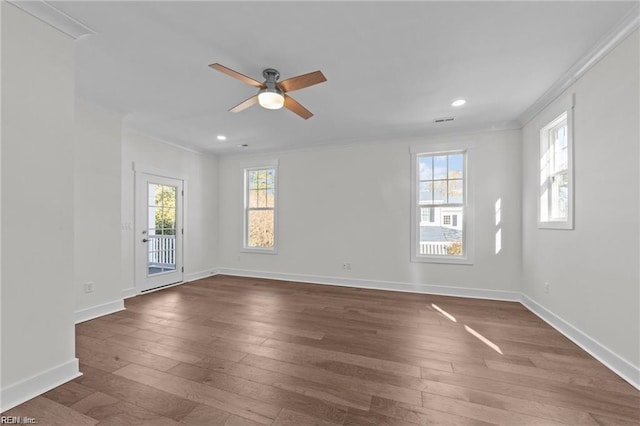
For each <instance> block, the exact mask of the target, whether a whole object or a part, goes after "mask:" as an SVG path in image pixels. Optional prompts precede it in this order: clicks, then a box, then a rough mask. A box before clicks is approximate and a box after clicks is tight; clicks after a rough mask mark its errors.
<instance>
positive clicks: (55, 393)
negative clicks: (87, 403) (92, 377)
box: [42, 381, 95, 407]
mask: <svg viewBox="0 0 640 426" xmlns="http://www.w3.org/2000/svg"><path fill="white" fill-rule="evenodd" d="M94 392H95V390H94V389H91V388H89V387H87V386H83V385H81V384H80V383H77V382H75V381H71V382H67V383H65V384H63V385H61V386H58V387H57V388H54V389H52V390H50V391H49V392H47V393H44V394H43V395H42V396H44V397H45V398H49V399H50V400H52V401H55V402H57V403H58V404H62V405H66V406H67V407H69V406H71V405H73V404H75V403H76V402H78V401H80V400H81V399H83V398H86V397H87V396H89V395H91V394H92V393H94Z"/></svg>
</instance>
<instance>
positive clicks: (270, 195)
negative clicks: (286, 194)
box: [265, 187, 276, 208]
mask: <svg viewBox="0 0 640 426" xmlns="http://www.w3.org/2000/svg"><path fill="white" fill-rule="evenodd" d="M265 193H266V196H267V207H271V208H273V207H275V205H276V197H275V192H274V190H273V187H272V189H267V190H266V192H265Z"/></svg>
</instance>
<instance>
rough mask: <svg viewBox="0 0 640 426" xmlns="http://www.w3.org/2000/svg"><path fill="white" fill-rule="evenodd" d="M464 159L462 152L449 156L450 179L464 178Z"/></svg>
mask: <svg viewBox="0 0 640 426" xmlns="http://www.w3.org/2000/svg"><path fill="white" fill-rule="evenodd" d="M463 169H464V160H463V156H462V154H454V155H450V156H449V179H462V177H463V176H462V175H463Z"/></svg>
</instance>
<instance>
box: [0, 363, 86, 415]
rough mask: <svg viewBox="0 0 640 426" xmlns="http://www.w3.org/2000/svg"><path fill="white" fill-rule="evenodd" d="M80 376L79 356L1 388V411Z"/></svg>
mask: <svg viewBox="0 0 640 426" xmlns="http://www.w3.org/2000/svg"><path fill="white" fill-rule="evenodd" d="M80 376H82V373H81V372H80V369H79V367H78V358H73V359H71V360H69V361H67V362H65V363H64V364H60V365H58V366H56V367H53V368H50V369H49V370H46V371H43V372H42V373H40V374H36V375H35V376H31V377H29V378H28V379H25V380H22V381H20V382H18V383H14V384H12V385H9V386H7V387H6V388H3V389H0V404H1V405H0V412H5V411H7V410H10V409H11V408H13V407H15V406H17V405H20V404H22V403H23V402H26V401H28V400H30V399H32V398H35V397H36V396H38V395H42V394H43V393H45V392H48V391H50V390H51V389H53V388H55V387H58V386H60V385H62V384H64V383H66V382H68V381H69V380H73V379H75V378H76V377H80Z"/></svg>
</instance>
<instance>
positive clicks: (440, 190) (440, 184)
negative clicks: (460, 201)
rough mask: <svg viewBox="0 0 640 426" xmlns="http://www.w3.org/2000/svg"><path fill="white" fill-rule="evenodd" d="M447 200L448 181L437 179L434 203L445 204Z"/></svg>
mask: <svg viewBox="0 0 640 426" xmlns="http://www.w3.org/2000/svg"><path fill="white" fill-rule="evenodd" d="M446 202H447V181H446V180H437V181H435V182H433V203H434V204H445V203H446Z"/></svg>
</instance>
